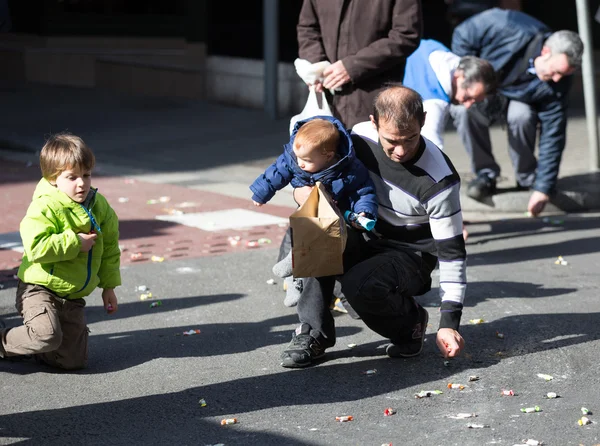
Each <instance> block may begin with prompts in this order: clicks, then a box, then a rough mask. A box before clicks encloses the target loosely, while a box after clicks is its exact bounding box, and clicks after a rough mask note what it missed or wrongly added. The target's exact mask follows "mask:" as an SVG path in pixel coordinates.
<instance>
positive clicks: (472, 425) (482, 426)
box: [467, 423, 490, 429]
mask: <svg viewBox="0 0 600 446" xmlns="http://www.w3.org/2000/svg"><path fill="white" fill-rule="evenodd" d="M467 427H468V428H469V429H486V428H489V427H490V425H489V424H475V423H469V424H467Z"/></svg>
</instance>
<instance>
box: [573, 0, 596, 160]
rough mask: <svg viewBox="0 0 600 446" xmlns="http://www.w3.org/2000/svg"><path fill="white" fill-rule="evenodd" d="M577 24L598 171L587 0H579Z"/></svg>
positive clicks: (591, 145)
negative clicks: (581, 47)
mask: <svg viewBox="0 0 600 446" xmlns="http://www.w3.org/2000/svg"><path fill="white" fill-rule="evenodd" d="M577 24H578V27H579V36H580V37H581V40H582V41H583V45H584V51H583V61H582V66H581V74H582V78H583V97H584V99H585V116H586V119H587V128H588V141H589V150H590V170H592V171H596V170H599V169H600V164H599V163H600V154H599V147H598V114H597V113H596V88H595V85H594V42H593V41H592V33H591V20H590V10H589V5H588V1H587V0H577Z"/></svg>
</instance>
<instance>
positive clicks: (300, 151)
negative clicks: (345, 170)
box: [294, 146, 333, 173]
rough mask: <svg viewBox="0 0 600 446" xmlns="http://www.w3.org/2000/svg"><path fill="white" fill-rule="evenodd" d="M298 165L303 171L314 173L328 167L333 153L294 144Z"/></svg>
mask: <svg viewBox="0 0 600 446" xmlns="http://www.w3.org/2000/svg"><path fill="white" fill-rule="evenodd" d="M294 153H295V154H296V159H297V161H298V166H299V167H300V169H302V170H303V171H305V172H309V173H316V172H320V171H321V170H323V169H325V168H327V167H329V165H330V164H331V160H332V158H333V154H331V153H323V152H322V151H321V150H320V149H313V150H307V149H306V148H305V147H304V146H294Z"/></svg>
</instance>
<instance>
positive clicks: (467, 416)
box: [448, 413, 477, 420]
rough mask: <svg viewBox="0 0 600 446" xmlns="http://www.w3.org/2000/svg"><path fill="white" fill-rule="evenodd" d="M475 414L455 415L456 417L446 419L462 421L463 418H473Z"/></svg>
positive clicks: (450, 416) (451, 416)
mask: <svg viewBox="0 0 600 446" xmlns="http://www.w3.org/2000/svg"><path fill="white" fill-rule="evenodd" d="M475 417H477V414H474V413H457V414H456V415H448V418H452V419H455V420H464V419H465V418H475Z"/></svg>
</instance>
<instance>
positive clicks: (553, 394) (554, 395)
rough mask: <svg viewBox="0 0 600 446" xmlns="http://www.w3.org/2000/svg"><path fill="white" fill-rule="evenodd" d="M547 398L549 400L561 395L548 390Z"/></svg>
mask: <svg viewBox="0 0 600 446" xmlns="http://www.w3.org/2000/svg"><path fill="white" fill-rule="evenodd" d="M546 398H548V399H549V400H553V399H554V398H559V396H558V395H557V394H556V393H555V392H548V393H547V394H546Z"/></svg>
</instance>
